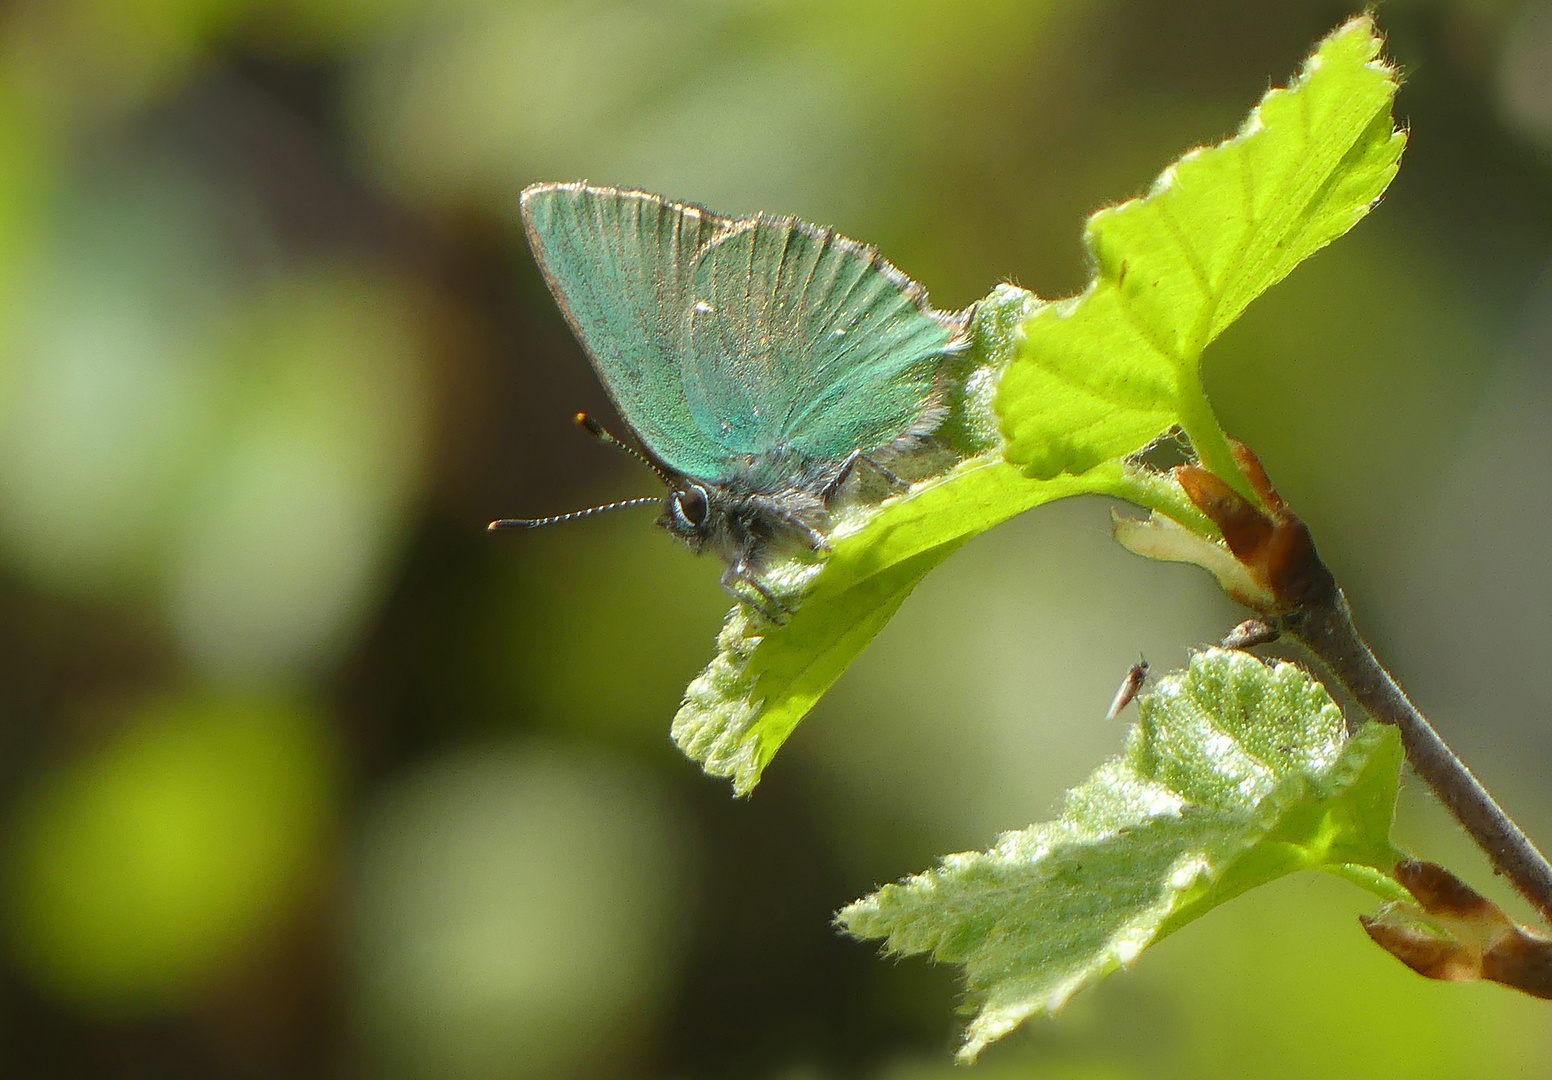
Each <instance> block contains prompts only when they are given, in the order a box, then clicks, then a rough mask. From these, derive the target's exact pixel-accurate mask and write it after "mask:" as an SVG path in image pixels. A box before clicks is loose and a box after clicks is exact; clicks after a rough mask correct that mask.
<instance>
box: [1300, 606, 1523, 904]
mask: <svg viewBox="0 0 1552 1080" xmlns="http://www.w3.org/2000/svg"><path fill="white" fill-rule="evenodd" d="M1278 621H1279V622H1280V624H1281V629H1282V630H1284V631H1285V632H1286V633H1289V634H1291V635H1293V636H1294V637H1296V638H1298V639H1299V640H1300V641H1301V642H1303V643H1304V645H1305V647H1306V648H1308V649H1309V650H1310V652H1312V653H1314V654H1315V656H1316V657H1317V658H1318V659H1319V660H1320V661H1321V663H1323V664H1325V666H1326V667H1327V668H1328V669H1329V670H1330V671H1331V673H1332V674H1333V675H1335V676H1336V678H1337V680H1338V681H1339V682H1340V683H1341V684H1342V685H1343V686H1345V687H1346V688H1347V690H1348V692H1349V693H1351V694H1352V695H1353V697H1354V698H1355V699H1356V700H1357V702H1358V704H1359V705H1361V706H1362V707H1363V709H1364V711H1365V712H1367V713H1368V714H1369V715H1370V716H1371V717H1373V718H1374V719H1375V720H1376V721H1378V722H1379V723H1382V724H1391V725H1393V726H1394V727H1395V728H1396V729H1397V730H1398V731H1399V732H1400V733H1401V742H1402V745H1403V746H1404V747H1405V748H1406V755H1407V760H1408V761H1409V762H1411V763H1412V768H1413V769H1415V770H1416V772H1417V775H1418V776H1420V777H1422V779H1423V781H1424V782H1425V783H1427V785H1428V786H1429V788H1431V789H1432V790H1433V792H1434V794H1435V795H1437V796H1438V797H1439V799H1440V800H1441V801H1442V802H1443V803H1444V805H1445V806H1447V807H1448V808H1449V810H1450V813H1452V814H1454V815H1455V820H1456V821H1458V822H1460V824H1461V827H1462V828H1464V829H1465V830H1466V832H1467V833H1469V834H1470V836H1471V838H1472V839H1473V840H1475V841H1476V842H1477V845H1478V846H1479V847H1480V848H1481V849H1482V850H1483V851H1484V852H1486V853H1487V857H1488V858H1489V859H1490V860H1492V863H1493V868H1494V869H1495V870H1497V871H1498V872H1499V873H1501V874H1503V875H1504V876H1505V877H1507V878H1508V879H1509V880H1510V882H1512V883H1513V885H1514V887H1515V888H1516V889H1517V890H1518V891H1519V893H1520V895H1521V896H1523V897H1525V899H1526V900H1528V901H1530V903H1531V904H1532V905H1533V906H1534V907H1535V908H1536V910H1537V911H1539V912H1540V913H1541V916H1542V918H1544V919H1546V920H1547V922H1548V923H1549V924H1552V865H1549V864H1548V863H1547V858H1546V856H1545V855H1543V854H1542V853H1541V852H1540V851H1539V850H1537V848H1536V845H1535V844H1533V843H1532V842H1531V840H1530V838H1529V837H1527V836H1526V835H1525V833H1524V832H1523V831H1522V830H1521V829H1520V827H1519V826H1518V825H1516V824H1515V823H1514V821H1513V819H1511V818H1510V817H1509V815H1508V814H1506V813H1505V812H1504V810H1503V808H1502V807H1500V806H1499V805H1498V803H1497V802H1496V801H1495V800H1494V799H1493V797H1492V795H1490V794H1489V793H1488V791H1487V789H1486V788H1484V787H1483V786H1482V784H1481V783H1480V782H1479V781H1478V780H1477V778H1476V777H1475V776H1473V775H1472V774H1471V770H1470V769H1468V768H1466V766H1465V764H1464V763H1463V762H1462V761H1461V760H1460V758H1458V757H1456V756H1455V754H1454V752H1453V751H1452V750H1450V748H1449V746H1448V745H1447V744H1446V743H1445V741H1444V740H1443V739H1442V738H1440V736H1439V733H1438V732H1437V731H1435V730H1434V728H1433V725H1432V724H1430V723H1429V722H1428V719H1427V718H1426V717H1425V716H1423V714H1422V713H1421V712H1419V711H1418V710H1417V706H1415V705H1413V704H1412V702H1411V701H1410V700H1408V698H1407V696H1406V694H1404V693H1403V692H1402V690H1401V688H1400V687H1399V686H1398V685H1396V681H1395V679H1393V678H1392V677H1391V675H1390V672H1388V671H1386V670H1385V668H1384V667H1383V666H1382V665H1381V664H1380V662H1379V660H1377V659H1376V658H1375V656H1374V653H1373V651H1372V650H1370V648H1369V646H1368V644H1367V643H1366V642H1365V641H1364V640H1363V638H1362V637H1361V636H1359V634H1358V629H1357V627H1356V626H1354V625H1353V616H1352V609H1351V608H1349V607H1348V604H1347V598H1346V597H1345V596H1343V595H1342V591H1341V590H1340V589H1334V590H1331V592H1329V593H1328V594H1326V595H1325V596H1323V597H1320V598H1318V599H1314V600H1311V601H1310V602H1308V603H1306V604H1304V605H1302V606H1301V607H1299V608H1297V609H1296V610H1295V611H1293V612H1291V613H1289V614H1287V615H1284V616H1282V617H1281V618H1280V619H1279V620H1278Z"/></svg>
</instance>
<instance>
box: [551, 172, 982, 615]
mask: <svg viewBox="0 0 1552 1080" xmlns="http://www.w3.org/2000/svg"><path fill="white" fill-rule="evenodd" d="M522 210H523V220H524V225H525V228H526V231H527V234H528V240H529V244H530V246H531V247H532V248H533V251H534V254H535V257H536V258H537V260H538V262H539V265H540V268H541V269H542V270H543V272H544V276H545V279H546V281H547V283H548V284H549V286H550V291H551V292H552V293H553V294H554V296H555V298H556V300H557V302H558V303H559V304H560V306H561V309H562V311H563V312H564V313H565V315H566V317H567V321H568V322H569V323H570V324H571V327H572V330H573V331H574V332H575V334H576V336H577V338H578V339H579V340H580V341H581V343H582V345H583V347H584V349H585V350H586V352H587V353H588V356H589V358H590V359H591V360H592V362H593V366H594V368H595V369H596V370H597V372H598V374H599V377H600V379H601V380H602V381H603V383H604V387H605V389H606V390H607V391H608V392H609V395H610V398H611V399H612V400H613V402H614V404H615V406H616V408H617V409H618V410H619V412H620V415H621V416H622V417H623V418H624V419H625V421H626V422H627V423H628V424H629V425H630V427H631V429H632V430H633V431H634V432H635V434H636V436H637V437H638V438H639V439H640V441H641V443H642V445H643V447H644V449H645V456H646V458H647V459H648V461H649V463H650V464H652V466H653V467H654V468H655V469H656V470H657V472H658V473H659V475H660V476H662V478H663V479H664V480H665V481H666V482H667V483H668V485H669V488H670V490H669V493H668V495H667V497H666V499H665V504H664V512H663V515H662V517H661V518H660V519H659V521H660V523H661V524H662V525H663V526H664V527H665V528H667V529H668V531H669V532H670V533H672V534H673V535H674V536H676V537H678V538H679V539H681V540H683V541H684V542H686V543H687V544H688V545H689V546H690V547H691V548H692V549H693V550H695V551H702V550H708V549H709V550H713V551H715V552H717V554H718V555H720V556H721V557H722V558H723V560H724V561H725V562H726V563H727V565H728V572H727V573H726V574H725V575H724V577H723V583H724V585H726V586H728V587H729V589H730V591H733V592H734V593H735V595H740V594H739V592H738V586H739V585H743V586H746V587H747V588H749V589H752V590H753V592H754V593H756V594H757V595H758V596H759V597H760V601H761V602H760V603H759V605H758V606H760V607H761V609H762V610H765V611H766V612H767V613H768V614H769V613H772V612H773V611H774V610H779V609H780V608H781V605H780V603H779V602H778V601H777V600H776V598H775V597H774V596H773V595H772V593H771V591H770V589H769V588H768V587H767V586H766V585H765V584H764V582H763V581H762V579H761V576H760V575H761V571H762V569H763V566H764V560H765V557H766V555H767V553H768V551H769V550H771V549H772V548H773V547H777V546H781V545H784V544H797V545H800V546H803V547H806V548H808V549H811V550H823V549H824V548H825V546H826V544H825V540H824V530H825V528H826V526H827V524H828V520H829V507H830V503H831V501H832V499H833V498H834V497H835V495H836V493H837V491H838V490H840V488H841V487H842V485H844V484H845V483H846V482H847V480H848V478H849V477H851V476H852V475H854V474H855V473H856V472H857V470H858V468H859V467H860V466H868V467H871V468H872V469H873V470H874V471H875V472H878V473H879V474H880V475H883V476H885V477H886V478H891V479H892V477H891V474H889V473H888V471H887V469H885V468H884V462H886V461H887V460H888V459H889V458H890V457H892V456H895V455H898V454H900V453H902V452H903V451H906V450H908V449H910V448H911V447H913V446H914V445H916V444H918V443H919V442H920V441H921V440H922V439H923V438H925V437H926V436H928V435H930V433H931V432H932V431H933V430H934V429H935V428H936V427H937V426H938V424H939V423H940V422H941V419H942V416H943V406H942V396H943V375H942V372H943V358H944V357H945V356H946V355H948V354H950V353H952V352H954V351H956V350H957V349H958V348H959V347H960V344H961V339H962V334H963V330H964V325H965V319H964V317H963V316H961V315H953V314H944V313H940V312H936V311H933V310H932V309H931V308H930V307H929V306H928V304H927V297H926V292H925V291H924V290H923V289H922V288H921V287H920V286H919V285H917V284H916V283H915V282H912V281H911V280H910V279H909V278H907V277H905V275H904V274H902V273H900V272H899V271H898V270H896V269H895V268H894V267H893V266H891V265H890V264H889V263H887V262H885V261H884V260H883V259H882V258H881V257H880V256H879V255H878V253H877V252H876V251H874V250H873V249H872V248H869V247H866V246H865V245H862V244H858V243H856V242H855V241H852V240H848V239H846V238H844V237H841V236H838V235H836V234H835V233H833V232H832V231H830V230H828V229H824V228H820V227H817V226H813V225H808V224H806V223H804V222H800V221H797V220H795V219H793V218H784V217H772V216H768V215H755V216H752V217H746V218H728V217H723V216H720V215H717V214H713V213H711V212H710V211H708V210H705V209H703V208H701V207H697V206H692V205H689V204H684V203H675V202H671V201H669V200H666V199H662V198H660V197H658V196H655V195H650V194H648V193H645V192H639V191H622V190H619V189H615V188H601V187H591V186H588V185H586V184H537V185H534V186H533V187H530V188H528V189H526V190H525V191H524V192H523V196H522ZM741 598H747V597H742V596H741Z"/></svg>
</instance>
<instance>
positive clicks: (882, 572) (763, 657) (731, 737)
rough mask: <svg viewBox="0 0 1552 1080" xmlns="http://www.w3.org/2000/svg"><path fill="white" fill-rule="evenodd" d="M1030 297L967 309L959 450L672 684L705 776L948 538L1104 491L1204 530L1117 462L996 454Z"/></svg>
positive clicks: (866, 631)
mask: <svg viewBox="0 0 1552 1080" xmlns="http://www.w3.org/2000/svg"><path fill="white" fill-rule="evenodd" d="M1038 305H1039V301H1038V300H1036V299H1035V297H1034V296H1032V295H1031V294H1030V293H1028V292H1025V291H1024V290H1022V289H1017V288H1014V287H1013V286H1010V285H1002V286H999V287H998V288H997V289H996V290H995V291H994V292H993V293H992V295H991V296H990V297H988V298H987V299H985V300H983V301H982V302H981V303H980V304H979V305H978V306H977V308H976V315H975V320H974V323H973V325H972V327H971V341H972V345H971V348H970V349H969V350H968V351H967V354H966V356H965V358H964V360H963V363H964V365H965V371H964V372H963V373H961V374H962V375H963V378H962V379H960V380H958V381H957V383H956V385H958V386H959V387H960V391H959V392H960V395H961V398H960V400H958V401H956V402H951V403H950V404H951V407H952V411H951V414H950V419H949V420H948V421H947V422H946V423H945V425H944V427H945V429H946V430H945V431H944V432H940V435H944V436H946V437H947V439H948V440H949V441H950V444H951V446H952V447H953V448H955V449H956V450H958V451H959V452H961V453H964V454H968V455H970V456H967V457H965V458H964V459H963V460H961V461H960V462H959V463H958V464H957V465H956V466H954V467H953V468H951V469H949V470H948V471H947V472H946V473H944V474H943V475H941V476H938V477H934V478H932V479H929V480H926V481H924V482H922V483H919V484H917V485H915V486H913V487H912V488H911V490H910V491H908V492H907V493H906V494H904V495H903V496H900V497H898V498H895V499H891V500H889V501H887V502H885V503H884V504H882V505H881V506H879V507H876V508H858V509H856V510H853V511H852V512H851V514H850V516H843V517H841V518H840V519H839V520H838V522H837V524H836V527H835V531H834V532H833V534H832V536H831V545H832V553H831V554H830V556H829V558H827V559H826V560H825V561H824V562H823V563H817V564H816V563H813V562H804V561H801V560H795V561H793V562H791V563H788V564H786V565H784V566H779V567H774V568H772V569H771V570H770V571H769V572H768V574H767V581H768V582H769V583H770V584H771V585H772V586H773V587H774V588H775V589H776V591H777V592H778V593H779V594H780V595H782V596H783V597H784V598H788V599H789V600H801V604H800V605H799V606H798V609H797V612H796V614H794V615H793V617H792V618H791V619H790V620H789V621H788V622H787V623H785V624H783V625H781V626H772V625H771V624H770V623H768V622H766V621H765V620H763V619H760V618H758V617H755V616H751V615H750V614H749V612H748V610H747V609H746V608H745V607H744V605H742V604H739V605H735V606H734V608H733V609H732V610H731V611H730V612H728V616H727V618H726V620H725V621H724V623H723V626H722V631H721V633H720V634H719V635H718V637H717V655H716V656H715V657H714V658H713V659H712V661H711V663H710V664H709V665H707V667H706V669H705V671H703V672H702V673H701V674H700V675H699V676H697V677H696V679H695V680H694V681H693V682H691V683H690V685H689V688H688V689H687V690H686V691H685V697H684V703H683V704H682V705H681V706H680V708H679V712H678V714H677V715H676V716H675V717H674V723H673V737H674V741H675V742H676V743H678V744H679V747H680V748H681V749H682V750H683V751H684V752H685V753H686V754H687V755H689V757H690V758H692V759H693V760H695V761H697V762H699V763H700V764H701V766H702V768H704V769H705V771H706V772H707V773H709V774H711V775H712V776H727V777H731V778H732V780H733V790H734V792H735V793H736V794H738V795H747V794H749V792H750V791H752V790H753V789H754V787H755V785H756V784H758V783H759V781H760V774H761V773H762V772H763V771H764V769H765V766H766V765H768V764H769V763H770V761H771V759H772V758H773V757H775V755H776V752H777V750H779V749H780V748H781V745H782V744H783V743H784V742H785V741H786V739H787V736H789V735H790V734H792V731H793V729H795V728H796V727H797V725H798V724H799V723H800V722H801V721H802V719H803V717H804V716H806V715H807V714H808V711H809V710H810V709H811V708H813V706H814V704H815V702H817V701H818V700H819V698H820V697H822V696H823V695H824V693H825V691H826V690H828V689H829V688H830V686H831V685H832V684H833V683H834V682H835V680H836V679H838V678H839V677H840V675H841V673H842V672H844V671H845V670H846V668H847V666H848V665H849V664H850V663H851V662H852V661H853V660H854V659H856V658H857V655H858V654H859V653H861V652H862V650H863V649H864V648H865V647H866V646H867V644H868V642H869V641H871V640H872V639H873V637H874V636H875V635H876V634H877V633H878V632H879V631H880V630H881V629H883V627H884V624H885V623H887V622H888V621H889V619H890V617H891V616H892V615H893V614H894V613H895V611H896V609H897V608H899V606H900V605H901V604H902V603H903V602H904V601H905V598H906V597H907V596H909V595H910V593H911V590H912V589H914V588H915V587H916V585H917V583H918V582H920V581H921V579H922V578H923V577H925V576H926V575H927V572H928V571H929V570H931V569H932V568H933V567H934V566H936V565H938V563H940V562H942V561H943V560H944V559H946V558H948V557H949V556H950V555H952V554H953V553H954V552H955V551H956V550H957V549H958V548H959V546H960V545H961V544H963V543H964V542H965V541H967V540H969V539H971V538H972V537H974V536H977V535H979V534H980V533H983V532H985V531H986V530H987V529H990V528H992V527H993V526H994V525H997V524H999V523H1000V522H1003V521H1006V520H1008V519H1009V518H1011V517H1014V516H1016V515H1018V514H1021V513H1023V512H1024V511H1025V510H1029V509H1032V508H1034V507H1036V506H1039V505H1041V504H1042V503H1047V502H1051V501H1053V500H1055V499H1061V498H1066V497H1067V496H1069V495H1082V494H1108V495H1114V496H1117V497H1119V498H1124V499H1127V500H1129V501H1131V502H1133V503H1136V504H1138V505H1141V506H1147V507H1151V508H1154V509H1158V510H1160V511H1161V512H1163V513H1166V514H1168V515H1169V516H1170V517H1171V518H1173V519H1175V520H1178V521H1183V522H1187V523H1189V524H1191V525H1192V526H1194V527H1195V528H1196V529H1197V530H1198V531H1201V532H1204V533H1207V534H1212V535H1216V533H1215V532H1214V530H1213V528H1212V526H1211V525H1210V524H1208V523H1207V520H1206V519H1205V518H1203V517H1202V515H1201V514H1200V513H1199V512H1197V511H1196V509H1195V508H1194V507H1192V506H1191V504H1190V502H1189V501H1188V500H1187V499H1186V498H1185V496H1184V494H1183V493H1182V492H1181V491H1180V489H1179V488H1178V486H1176V485H1174V484H1172V483H1170V482H1169V481H1168V480H1167V479H1166V478H1164V477H1162V476H1160V475H1158V474H1156V473H1152V472H1149V471H1146V470H1143V469H1138V468H1133V467H1130V466H1127V465H1124V464H1122V463H1121V462H1119V461H1112V462H1106V463H1104V464H1101V465H1099V466H1097V467H1096V468H1094V469H1091V470H1089V471H1088V472H1086V473H1084V474H1083V475H1081V476H1074V475H1065V476H1058V477H1053V478H1050V479H1046V480H1035V479H1031V478H1030V477H1027V476H1025V475H1024V474H1023V473H1022V472H1021V471H1020V470H1018V469H1016V468H1014V467H1013V466H1011V465H1009V464H1008V463H1007V462H1006V461H1004V460H1003V458H1002V456H1001V454H999V453H998V452H997V451H996V449H995V447H996V445H997V439H998V435H997V428H996V422H995V417H993V415H992V413H991V411H990V408H991V406H990V403H991V399H992V396H993V394H994V393H995V391H996V384H997V375H998V373H1000V371H1001V369H1002V366H1003V365H1004V363H1005V362H1006V360H1007V358H1008V357H1009V356H1011V355H1012V353H1013V351H1014V349H1015V348H1016V347H1017V343H1018V341H1019V325H1020V323H1021V322H1022V321H1023V320H1024V319H1025V318H1026V317H1027V316H1028V314H1029V312H1030V311H1032V310H1034V309H1035V308H1036V307H1038Z"/></svg>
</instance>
